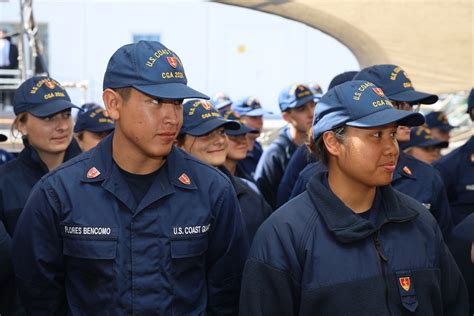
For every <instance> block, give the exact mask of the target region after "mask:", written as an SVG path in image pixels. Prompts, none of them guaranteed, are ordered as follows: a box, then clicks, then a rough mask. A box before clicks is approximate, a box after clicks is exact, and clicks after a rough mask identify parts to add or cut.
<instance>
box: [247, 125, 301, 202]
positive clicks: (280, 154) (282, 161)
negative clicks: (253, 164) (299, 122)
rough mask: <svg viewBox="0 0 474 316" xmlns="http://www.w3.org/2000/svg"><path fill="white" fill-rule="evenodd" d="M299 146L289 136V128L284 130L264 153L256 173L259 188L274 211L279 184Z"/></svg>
mask: <svg viewBox="0 0 474 316" xmlns="http://www.w3.org/2000/svg"><path fill="white" fill-rule="evenodd" d="M297 148H298V146H297V145H296V144H295V143H293V141H292V140H291V138H290V136H289V135H288V127H286V128H283V129H282V130H281V131H280V133H279V134H278V137H277V138H276V139H275V140H274V141H273V143H271V144H270V146H268V148H267V149H266V150H265V151H264V152H263V154H262V157H261V158H260V161H259V162H258V165H257V170H256V171H255V180H256V181H257V186H258V188H259V190H260V192H261V193H262V195H263V196H264V197H265V200H267V202H268V204H269V205H270V207H271V208H272V209H276V204H277V191H278V184H279V183H280V180H281V178H282V177H283V173H284V172H285V168H286V166H287V165H288V161H290V158H291V156H292V155H293V153H294V152H295V151H296V149H297Z"/></svg>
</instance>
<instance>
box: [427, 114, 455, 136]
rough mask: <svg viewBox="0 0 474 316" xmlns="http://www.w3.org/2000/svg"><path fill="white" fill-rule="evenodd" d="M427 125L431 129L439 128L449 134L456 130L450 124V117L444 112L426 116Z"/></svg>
mask: <svg viewBox="0 0 474 316" xmlns="http://www.w3.org/2000/svg"><path fill="white" fill-rule="evenodd" d="M425 120H426V125H428V127H429V128H434V127H435V128H439V129H440V130H442V131H445V132H449V131H450V130H452V129H453V128H454V126H452V125H451V124H449V121H448V117H447V116H446V114H445V113H444V112H439V111H433V112H430V113H428V114H427V115H425Z"/></svg>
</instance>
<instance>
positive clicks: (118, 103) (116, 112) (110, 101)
mask: <svg viewBox="0 0 474 316" xmlns="http://www.w3.org/2000/svg"><path fill="white" fill-rule="evenodd" d="M102 100H103V101H104V104H105V109H106V110H107V112H108V113H109V116H110V118H112V119H113V120H114V121H116V120H118V119H119V118H120V110H121V107H122V104H123V99H122V97H121V96H120V94H118V93H117V92H116V91H114V90H112V89H105V90H104V92H102Z"/></svg>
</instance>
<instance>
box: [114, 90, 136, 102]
mask: <svg viewBox="0 0 474 316" xmlns="http://www.w3.org/2000/svg"><path fill="white" fill-rule="evenodd" d="M132 89H133V88H132V87H125V88H115V89H112V90H114V91H115V92H117V93H118V94H119V95H120V96H121V97H122V99H124V100H125V101H127V100H128V98H130V94H131V93H132Z"/></svg>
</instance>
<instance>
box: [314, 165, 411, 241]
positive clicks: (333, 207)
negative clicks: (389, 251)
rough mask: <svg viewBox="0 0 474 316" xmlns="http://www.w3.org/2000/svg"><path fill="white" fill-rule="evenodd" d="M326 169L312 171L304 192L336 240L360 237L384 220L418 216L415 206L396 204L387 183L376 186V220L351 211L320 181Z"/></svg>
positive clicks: (401, 219) (370, 231)
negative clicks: (317, 171)
mask: <svg viewBox="0 0 474 316" xmlns="http://www.w3.org/2000/svg"><path fill="white" fill-rule="evenodd" d="M322 177H327V172H321V173H317V174H315V175H314V176H313V177H312V178H311V179H310V181H309V183H308V185H307V192H308V195H309V197H310V199H311V201H312V202H313V204H314V206H315V208H316V210H317V212H318V213H319V214H320V215H321V217H322V218H323V221H324V222H325V224H326V226H327V228H328V229H329V230H330V231H331V232H332V233H333V234H334V235H335V238H336V239H338V240H339V241H340V242H343V243H348V242H353V241H357V240H361V239H364V238H366V237H368V236H369V235H371V234H373V233H374V232H375V231H377V230H378V229H380V227H381V226H382V225H384V224H385V223H388V222H404V221H408V220H412V219H414V218H416V217H417V216H418V212H416V210H412V209H411V208H407V207H404V206H402V205H400V201H399V198H398V196H397V195H396V194H395V192H394V190H393V189H392V187H391V186H390V185H388V186H383V187H378V188H377V190H379V192H378V193H379V194H381V199H382V202H381V208H380V209H379V210H376V211H377V224H376V226H374V225H373V224H372V223H371V222H370V221H368V220H366V219H364V218H362V217H361V216H359V215H357V214H355V213H354V212H353V211H352V210H351V209H349V208H348V207H347V206H345V205H344V203H343V202H342V201H341V200H340V199H339V198H338V197H337V196H336V195H335V194H334V193H333V192H332V191H331V190H330V189H328V188H326V187H325V186H324V184H323V182H322V181H323V178H322Z"/></svg>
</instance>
